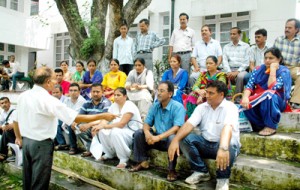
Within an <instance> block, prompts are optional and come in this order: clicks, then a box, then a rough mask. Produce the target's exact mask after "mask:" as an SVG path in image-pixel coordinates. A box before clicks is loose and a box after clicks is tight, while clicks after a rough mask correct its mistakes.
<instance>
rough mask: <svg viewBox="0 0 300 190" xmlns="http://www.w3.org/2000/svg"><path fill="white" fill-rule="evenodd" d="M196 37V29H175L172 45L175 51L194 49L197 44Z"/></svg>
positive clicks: (171, 40)
mask: <svg viewBox="0 0 300 190" xmlns="http://www.w3.org/2000/svg"><path fill="white" fill-rule="evenodd" d="M195 42H196V37H195V31H194V30H193V29H191V28H189V27H187V28H186V29H185V30H182V29H181V28H178V29H174V31H173V33H172V36H171V39H170V46H173V52H175V53H176V52H184V51H192V49H193V48H194V46H195Z"/></svg>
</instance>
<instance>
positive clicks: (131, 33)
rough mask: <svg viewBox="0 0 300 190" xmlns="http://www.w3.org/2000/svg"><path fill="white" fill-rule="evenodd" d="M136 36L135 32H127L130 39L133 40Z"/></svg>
mask: <svg viewBox="0 0 300 190" xmlns="http://www.w3.org/2000/svg"><path fill="white" fill-rule="evenodd" d="M136 35H137V31H131V32H129V36H130V37H132V38H135V37H136Z"/></svg>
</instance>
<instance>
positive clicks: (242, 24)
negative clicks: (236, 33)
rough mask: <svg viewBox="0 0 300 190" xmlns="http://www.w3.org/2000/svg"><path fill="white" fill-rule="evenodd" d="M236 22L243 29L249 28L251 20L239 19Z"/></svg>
mask: <svg viewBox="0 0 300 190" xmlns="http://www.w3.org/2000/svg"><path fill="white" fill-rule="evenodd" d="M236 24H237V27H239V28H240V29H241V30H249V20H244V21H238V22H237V23H236Z"/></svg>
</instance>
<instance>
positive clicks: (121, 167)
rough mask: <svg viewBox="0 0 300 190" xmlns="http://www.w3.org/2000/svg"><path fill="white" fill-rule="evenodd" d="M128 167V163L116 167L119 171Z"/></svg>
mask: <svg viewBox="0 0 300 190" xmlns="http://www.w3.org/2000/svg"><path fill="white" fill-rule="evenodd" d="M126 166H127V164H126V163H120V164H118V165H117V166H116V167H117V168H118V169H125V168H126Z"/></svg>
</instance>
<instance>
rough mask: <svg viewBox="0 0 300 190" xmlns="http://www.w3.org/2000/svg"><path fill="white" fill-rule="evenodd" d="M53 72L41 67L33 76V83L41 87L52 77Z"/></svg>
mask: <svg viewBox="0 0 300 190" xmlns="http://www.w3.org/2000/svg"><path fill="white" fill-rule="evenodd" d="M52 74H53V71H52V69H50V68H49V67H43V68H40V69H39V70H36V71H35V72H34V74H33V82H34V83H35V84H37V85H43V84H44V83H45V82H46V80H48V79H49V78H51V77H52Z"/></svg>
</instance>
